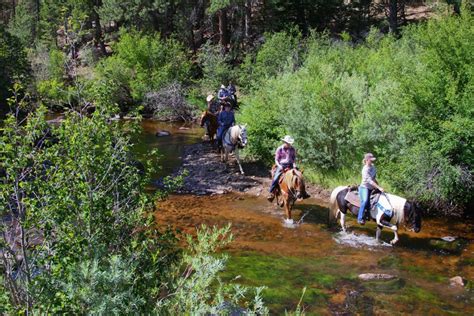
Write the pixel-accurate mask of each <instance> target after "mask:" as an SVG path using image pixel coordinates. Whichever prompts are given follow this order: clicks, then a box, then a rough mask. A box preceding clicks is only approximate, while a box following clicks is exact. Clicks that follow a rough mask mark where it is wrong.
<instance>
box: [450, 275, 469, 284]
mask: <svg viewBox="0 0 474 316" xmlns="http://www.w3.org/2000/svg"><path fill="white" fill-rule="evenodd" d="M449 284H450V285H451V286H455V287H464V286H465V285H466V282H465V281H464V279H463V278H462V277H460V276H455V277H452V278H451V279H449Z"/></svg>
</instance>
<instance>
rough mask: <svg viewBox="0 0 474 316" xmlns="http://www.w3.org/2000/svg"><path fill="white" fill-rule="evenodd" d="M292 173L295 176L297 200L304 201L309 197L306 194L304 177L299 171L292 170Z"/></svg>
mask: <svg viewBox="0 0 474 316" xmlns="http://www.w3.org/2000/svg"><path fill="white" fill-rule="evenodd" d="M291 173H292V175H293V177H292V178H293V181H292V182H293V183H292V186H293V190H294V192H295V196H296V198H297V199H303V198H306V197H308V194H307V193H306V185H305V183H304V177H303V173H302V172H301V171H299V170H298V169H292V170H291Z"/></svg>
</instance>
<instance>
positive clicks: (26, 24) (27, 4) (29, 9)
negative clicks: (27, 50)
mask: <svg viewBox="0 0 474 316" xmlns="http://www.w3.org/2000/svg"><path fill="white" fill-rule="evenodd" d="M35 7H36V4H35V1H31V0H26V1H21V2H19V3H18V5H17V6H16V8H15V16H13V18H12V20H11V21H10V23H9V26H8V31H9V32H10V33H11V34H12V35H13V36H16V37H17V38H18V39H19V40H20V41H21V43H22V45H23V46H25V47H31V46H32V45H33V44H34V42H35V31H36V27H37V25H36V22H37V21H36V17H35Z"/></svg>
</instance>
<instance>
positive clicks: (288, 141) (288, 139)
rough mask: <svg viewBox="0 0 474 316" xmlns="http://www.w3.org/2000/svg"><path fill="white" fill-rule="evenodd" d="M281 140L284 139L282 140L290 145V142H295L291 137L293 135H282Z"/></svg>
mask: <svg viewBox="0 0 474 316" xmlns="http://www.w3.org/2000/svg"><path fill="white" fill-rule="evenodd" d="M281 140H282V141H284V142H285V143H287V144H290V145H292V144H293V143H294V142H295V140H294V139H293V137H291V136H290V135H286V136H285V137H283V138H282V139H281Z"/></svg>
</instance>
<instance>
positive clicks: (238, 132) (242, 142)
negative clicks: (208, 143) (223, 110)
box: [221, 125, 247, 174]
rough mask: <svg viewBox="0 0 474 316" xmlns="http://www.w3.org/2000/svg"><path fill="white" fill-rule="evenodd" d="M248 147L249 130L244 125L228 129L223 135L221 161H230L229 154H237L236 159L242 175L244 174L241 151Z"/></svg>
mask: <svg viewBox="0 0 474 316" xmlns="http://www.w3.org/2000/svg"><path fill="white" fill-rule="evenodd" d="M246 145H247V129H246V128H245V126H244V125H234V126H232V127H230V128H229V129H227V130H226V131H225V132H224V134H223V135H222V148H221V161H222V162H227V161H228V160H229V153H231V152H232V151H233V152H234V153H235V159H236V160H237V164H238V165H239V169H240V173H241V174H244V170H243V169H242V165H241V164H240V158H239V149H243V148H244V147H245V146H246Z"/></svg>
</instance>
